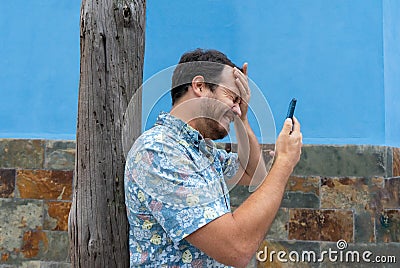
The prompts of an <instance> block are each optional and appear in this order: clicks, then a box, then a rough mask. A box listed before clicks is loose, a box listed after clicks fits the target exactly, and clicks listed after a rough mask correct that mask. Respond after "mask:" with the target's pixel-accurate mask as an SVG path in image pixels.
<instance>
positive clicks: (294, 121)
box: [293, 116, 300, 133]
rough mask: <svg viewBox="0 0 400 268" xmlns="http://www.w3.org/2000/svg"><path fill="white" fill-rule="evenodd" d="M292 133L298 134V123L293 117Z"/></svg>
mask: <svg viewBox="0 0 400 268" xmlns="http://www.w3.org/2000/svg"><path fill="white" fill-rule="evenodd" d="M293 132H299V133H300V122H299V120H297V118H296V117H294V116H293Z"/></svg>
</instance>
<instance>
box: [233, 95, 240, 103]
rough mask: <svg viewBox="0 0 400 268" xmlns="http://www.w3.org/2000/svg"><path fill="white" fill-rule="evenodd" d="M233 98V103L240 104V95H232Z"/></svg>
mask: <svg viewBox="0 0 400 268" xmlns="http://www.w3.org/2000/svg"><path fill="white" fill-rule="evenodd" d="M232 100H233V103H238V104H240V97H239V96H236V97H233V96H232Z"/></svg>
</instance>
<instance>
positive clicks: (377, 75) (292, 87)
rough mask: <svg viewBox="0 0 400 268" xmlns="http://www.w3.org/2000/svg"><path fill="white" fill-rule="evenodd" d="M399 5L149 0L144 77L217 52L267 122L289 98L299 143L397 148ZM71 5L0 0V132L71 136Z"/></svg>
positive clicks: (75, 71) (366, 0)
mask: <svg viewBox="0 0 400 268" xmlns="http://www.w3.org/2000/svg"><path fill="white" fill-rule="evenodd" d="M399 2H400V1H398V0H381V1H378V0H352V1H348V0H334V1H328V0H326V1H314V0H301V1H290V0H281V1H261V0H258V1H248V2H246V3H245V2H244V1H239V0H233V1H222V0H217V1H215V0H214V1H212V0H207V1H205V0H201V1H200V0H196V1H183V0H177V1H154V0H148V1H147V28H146V52H145V68H144V71H145V73H144V76H145V79H148V78H150V77H151V76H152V75H154V74H155V73H157V72H159V71H162V70H163V69H165V68H167V67H170V66H172V65H174V64H176V63H177V61H178V59H179V57H180V55H181V54H182V53H183V52H185V51H187V50H190V49H194V48H197V47H203V48H216V49H219V50H221V51H223V52H225V53H226V54H227V55H228V56H229V57H230V58H231V59H232V60H233V61H234V62H236V63H237V64H239V65H241V64H242V63H244V62H245V61H247V62H248V63H249V75H250V78H251V79H252V80H253V81H254V82H255V83H256V84H257V86H258V87H259V88H260V89H261V90H262V92H263V94H264V96H265V97H266V99H267V101H268V103H269V105H270V107H271V111H272V113H273V116H274V118H275V120H276V125H277V127H278V128H279V127H280V125H281V123H282V121H283V119H284V116H285V114H286V109H287V105H288V102H289V100H290V99H291V98H292V97H296V98H297V99H298V100H299V101H298V107H297V109H296V114H297V116H298V117H299V118H300V119H301V122H302V127H303V135H304V142H305V143H314V144H315V143H318V144H381V145H393V146H399V147H400V135H398V133H400V123H399V122H400V110H399V108H398V107H397V105H396V103H399V101H400V89H399V85H400V83H399V77H400V66H399V64H398V62H400V51H399V46H398V44H399V35H400V33H399V31H400V3H399ZM79 9H80V1H78V0H73V1H71V0H62V1H56V0H42V1H40V3H39V2H38V1H35V2H32V3H31V1H28V2H27V1H2V2H1V3H0V34H1V36H2V38H1V39H0V40H1V41H0V62H1V65H0V80H1V84H0V93H1V97H2V98H1V100H2V104H1V105H0V137H13V138H15V137H24V138H32V137H34V138H62V139H64V138H70V139H74V138H75V129H76V123H75V122H76V112H77V93H78V81H79ZM167 86H169V84H168V85H167ZM146 94H151V92H144V100H143V101H144V103H145V105H146ZM252 104H253V105H257V100H253V102H252ZM147 106H151V104H147ZM160 107H162V109H169V107H170V104H169V99H168V96H167V97H166V101H165V102H163V103H161V104H160ZM152 120H153V118H150V119H149V121H152ZM261 127H262V126H261Z"/></svg>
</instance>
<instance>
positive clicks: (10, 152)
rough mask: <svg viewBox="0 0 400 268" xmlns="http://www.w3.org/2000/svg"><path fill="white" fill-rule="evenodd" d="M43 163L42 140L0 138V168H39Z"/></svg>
mask: <svg viewBox="0 0 400 268" xmlns="http://www.w3.org/2000/svg"><path fill="white" fill-rule="evenodd" d="M43 163H44V141H43V140H20V139H0V168H23V169H40V168H43Z"/></svg>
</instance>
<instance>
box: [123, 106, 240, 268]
mask: <svg viewBox="0 0 400 268" xmlns="http://www.w3.org/2000/svg"><path fill="white" fill-rule="evenodd" d="M238 167H239V161H238V156H237V154H235V153H227V152H226V151H225V150H222V149H217V148H216V147H215V145H214V143H213V142H212V141H209V140H205V139H203V138H202V136H201V135H200V133H199V132H198V131H197V130H195V129H194V128H192V127H190V126H189V125H188V124H186V123H184V122H183V121H181V120H180V119H177V118H175V117H173V116H172V115H170V114H168V113H161V114H160V115H159V117H158V119H157V122H156V124H155V125H154V126H153V127H152V128H151V129H149V130H147V131H145V132H144V133H143V134H142V135H141V136H140V137H139V138H138V139H137V140H136V142H135V143H134V145H133V146H132V148H131V150H130V151H129V154H128V157H127V162H126V167H125V202H126V208H127V215H128V221H129V224H130V229H129V250H130V265H131V267H225V266H224V265H223V264H220V263H218V262H217V261H216V260H214V259H212V258H211V257H209V256H207V255H206V254H205V253H203V252H202V251H200V250H199V249H197V248H196V247H194V246H192V245H191V244H190V243H189V242H187V241H186V240H185V239H184V238H185V237H186V236H188V235H190V234H191V233H193V232H194V231H196V230H197V229H199V228H201V227H202V226H204V225H206V224H207V223H209V222H211V221H213V220H214V219H216V218H218V217H220V216H222V215H224V214H225V213H228V212H230V205H229V195H228V190H227V186H226V184H225V180H224V178H225V179H229V178H232V177H233V175H234V174H235V173H236V172H237V170H238Z"/></svg>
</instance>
